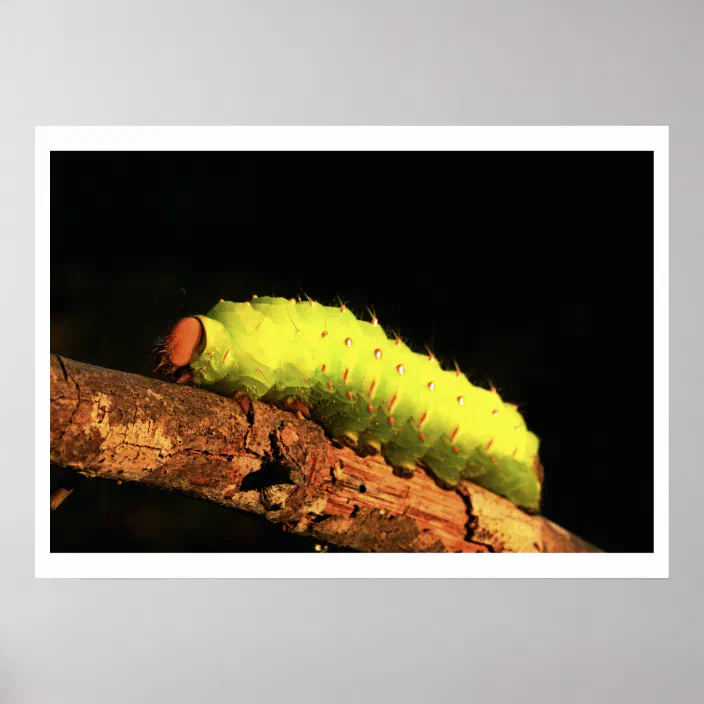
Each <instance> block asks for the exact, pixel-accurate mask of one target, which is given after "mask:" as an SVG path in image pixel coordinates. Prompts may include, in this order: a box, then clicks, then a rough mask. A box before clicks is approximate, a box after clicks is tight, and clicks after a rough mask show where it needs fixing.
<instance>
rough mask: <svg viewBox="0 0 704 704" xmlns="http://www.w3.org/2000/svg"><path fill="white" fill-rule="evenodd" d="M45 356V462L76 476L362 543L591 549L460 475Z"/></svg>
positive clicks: (266, 413)
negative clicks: (435, 474)
mask: <svg viewBox="0 0 704 704" xmlns="http://www.w3.org/2000/svg"><path fill="white" fill-rule="evenodd" d="M50 366H51V462H52V463H53V464H55V465H59V466H61V467H66V468H69V469H73V470H75V471H77V472H79V473H80V474H82V475H85V476H87V477H101V478H104V479H112V480H117V481H130V482H137V483H139V484H142V485H146V486H152V487H157V488H159V489H166V490H170V491H177V492H180V493H183V494H189V495H192V496H196V497H198V498H201V499H206V500H208V501H213V502H215V503H218V504H222V505H224V506H230V507H233V508H237V509H241V510H244V511H249V512H252V513H256V514H259V515H261V516H264V517H265V518H266V519H268V520H269V521H273V522H275V523H279V524H281V525H282V527H283V528H284V529H285V530H290V531H293V532H295V533H300V534H304V535H309V536H313V537H314V538H316V539H318V540H320V541H321V542H324V543H331V544H334V545H339V546H345V547H350V548H353V549H356V550H362V551H384V552H409V551H415V552H420V551H431V552H445V551H449V552H493V551H496V552H500V551H509V552H596V551H598V550H597V548H595V547H593V546H591V545H589V544H588V543H585V542H584V541H582V540H581V539H580V538H577V537H576V536H574V535H572V534H570V533H568V532H567V531H565V530H564V529H562V528H560V527H558V526H556V525H554V524H553V523H551V522H550V521H548V520H546V519H545V518H543V517H541V516H530V515H528V514H526V513H524V512H523V511H521V510H519V509H518V508H516V507H515V506H514V505H513V504H512V503H510V502H509V501H507V500H505V499H503V498H501V497H499V496H497V495H495V494H492V493H490V492H488V491H486V490H484V489H482V488H480V487H478V486H475V485H474V484H471V483H469V482H463V483H461V485H460V486H459V487H458V490H457V491H450V490H446V489H442V488H440V487H439V486H438V485H437V484H436V483H435V482H434V481H433V480H432V479H431V477H430V476H429V475H428V474H426V473H425V472H424V471H423V470H422V469H419V470H418V471H417V472H416V473H415V476H414V477H412V478H411V479H405V478H401V477H397V476H396V475H394V474H393V472H392V469H391V467H389V466H388V465H387V464H386V463H385V462H384V460H383V459H382V458H380V457H360V456H359V455H357V454H356V453H355V452H354V450H352V449H350V448H347V447H337V446H335V445H334V444H333V443H332V442H331V441H330V440H328V439H327V438H326V436H325V433H324V432H323V430H322V428H320V426H318V425H316V424H315V423H313V422H311V421H308V420H304V419H302V418H299V417H297V416H296V415H294V414H292V413H290V412H288V411H284V410H280V409H278V408H275V407H272V406H270V405H268V404H264V403H260V402H257V401H253V402H252V403H251V404H249V408H248V409H247V410H244V409H243V407H242V406H241V405H240V404H239V403H238V402H236V401H234V400H232V399H227V398H224V397H222V396H219V395H217V394H214V393H210V392H207V391H203V390H199V389H194V388H189V387H184V386H181V385H178V384H174V383H166V382H163V381H158V380H153V379H148V378H146V377H142V376H138V375H135V374H127V373H124V372H118V371H113V370H110V369H103V368H101V367H96V366H92V365H89V364H83V363H81V362H76V361H73V360H70V359H66V358H62V357H59V356H57V355H52V357H51V365H50ZM245 406H246V404H245ZM63 510H67V509H63Z"/></svg>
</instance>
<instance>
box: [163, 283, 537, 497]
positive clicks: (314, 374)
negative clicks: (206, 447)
mask: <svg viewBox="0 0 704 704" xmlns="http://www.w3.org/2000/svg"><path fill="white" fill-rule="evenodd" d="M166 349H167V356H168V358H169V361H170V363H171V364H172V366H174V367H186V366H187V367H190V373H191V374H192V378H193V382H194V383H195V384H196V385H198V386H203V387H206V388H209V389H212V390H213V391H215V392H217V393H220V394H225V395H236V394H240V393H245V394H247V395H248V396H249V397H250V398H259V399H262V400H264V401H268V402H271V403H279V404H281V403H284V404H285V403H289V404H290V403H291V402H293V401H294V400H296V399H297V400H298V401H297V402H299V403H300V402H302V403H303V404H305V407H307V409H309V411H310V414H311V417H312V418H313V419H314V420H315V421H316V422H318V423H319V424H320V425H322V426H323V427H324V428H325V429H326V430H327V431H328V432H329V434H330V435H331V436H332V437H333V438H336V439H339V440H342V441H344V442H346V443H348V444H352V445H353V446H355V447H356V448H357V449H358V450H359V451H360V452H361V453H363V454H365V453H372V452H380V453H381V454H382V455H383V456H384V458H385V459H386V460H387V461H388V462H389V464H391V465H392V466H393V467H394V468H395V469H396V471H397V472H400V473H402V474H407V475H409V474H412V472H413V471H414V470H415V468H416V465H417V463H421V464H422V465H423V466H425V467H427V468H428V469H429V470H430V471H431V472H432V473H433V474H434V475H435V476H436V478H437V479H438V480H439V481H440V482H441V483H443V484H444V485H446V486H456V485H457V483H458V481H459V480H460V479H468V480H470V481H472V482H475V483H477V484H479V485H481V486H483V487H485V488H487V489H489V490H490V491H493V492H495V493H497V494H501V495H502V496H505V497H506V498H508V499H509V500H511V501H512V502H513V503H515V504H517V505H518V506H521V507H523V508H526V509H531V510H538V509H539V507H540V493H541V485H542V478H543V477H542V467H541V465H540V462H539V459H538V445H539V440H538V438H537V437H536V435H534V434H533V433H532V432H530V431H529V430H528V429H527V427H526V424H525V421H524V419H523V417H522V416H521V414H520V413H519V412H518V410H517V408H516V407H515V406H514V405H512V404H508V403H504V402H503V401H502V400H501V397H500V396H499V394H498V393H497V391H496V389H494V388H492V389H483V388H480V387H477V386H474V385H473V384H471V383H470V381H469V380H468V379H467V377H466V376H465V375H464V374H462V373H461V372H460V371H459V370H451V371H443V370H442V369H441V367H440V364H439V363H438V361H437V359H436V358H435V356H434V355H432V354H430V355H421V354H418V353H415V352H413V351H412V350H411V349H409V348H408V347H407V346H406V345H405V344H404V343H403V342H402V341H401V340H400V339H399V338H394V339H389V338H387V336H386V334H385V333H384V331H383V330H382V328H381V327H380V325H379V324H378V321H377V319H376V318H374V319H373V320H372V321H371V322H366V321H361V320H357V318H356V317H355V316H354V315H353V314H352V312H350V310H348V309H347V308H346V307H345V306H344V305H342V306H340V307H339V308H337V307H329V306H324V305H321V304H319V303H317V302H315V301H310V300H308V301H295V300H293V299H291V300H287V299H285V298H270V297H261V298H257V297H255V298H253V299H252V301H247V302H244V303H232V302H230V301H220V302H219V303H218V304H217V305H215V306H214V307H213V308H212V310H210V311H209V312H208V313H207V314H206V315H198V316H192V317H189V318H184V319H183V320H181V321H180V322H179V323H177V324H176V326H175V327H174V328H173V330H172V332H171V333H170V335H169V338H168V339H167V348H166Z"/></svg>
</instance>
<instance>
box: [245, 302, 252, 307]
mask: <svg viewBox="0 0 704 704" xmlns="http://www.w3.org/2000/svg"><path fill="white" fill-rule="evenodd" d="M244 304H245V305H246V306H251V305H252V304H251V303H250V302H249V301H245V302H244Z"/></svg>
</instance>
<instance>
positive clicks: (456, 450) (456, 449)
mask: <svg viewBox="0 0 704 704" xmlns="http://www.w3.org/2000/svg"><path fill="white" fill-rule="evenodd" d="M452 449H453V450H454V451H455V452H459V451H460V448H459V447H453V448H452Z"/></svg>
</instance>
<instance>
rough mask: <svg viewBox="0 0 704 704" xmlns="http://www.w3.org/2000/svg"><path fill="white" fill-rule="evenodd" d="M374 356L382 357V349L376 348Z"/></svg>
mask: <svg viewBox="0 0 704 704" xmlns="http://www.w3.org/2000/svg"><path fill="white" fill-rule="evenodd" d="M374 356H375V357H376V358H377V359H381V350H380V349H375V350H374Z"/></svg>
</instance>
